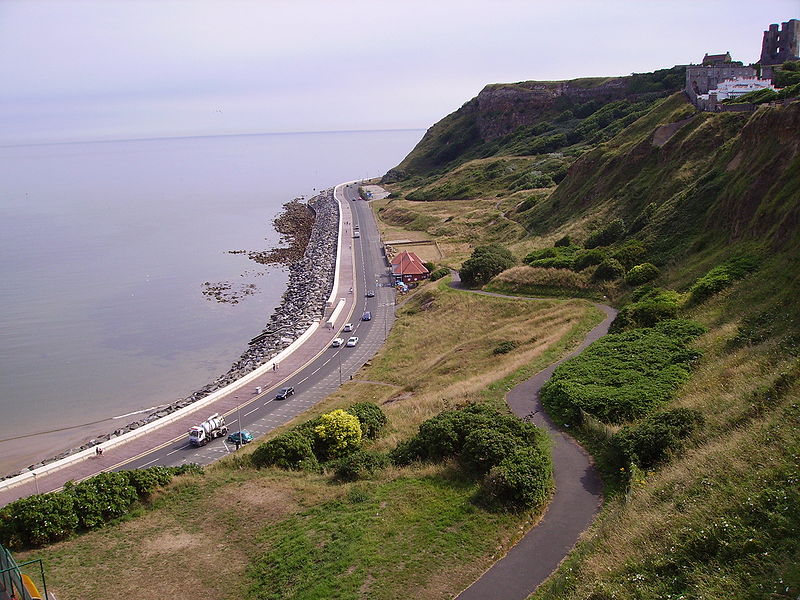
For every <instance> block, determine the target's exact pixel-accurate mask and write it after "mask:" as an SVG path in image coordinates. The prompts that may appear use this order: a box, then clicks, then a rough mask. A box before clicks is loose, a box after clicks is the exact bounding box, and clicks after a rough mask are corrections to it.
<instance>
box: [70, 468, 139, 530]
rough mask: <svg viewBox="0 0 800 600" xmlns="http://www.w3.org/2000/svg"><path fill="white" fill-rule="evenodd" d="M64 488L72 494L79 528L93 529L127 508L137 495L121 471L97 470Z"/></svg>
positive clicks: (116, 516)
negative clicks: (97, 472)
mask: <svg viewBox="0 0 800 600" xmlns="http://www.w3.org/2000/svg"><path fill="white" fill-rule="evenodd" d="M64 491H65V492H66V493H69V494H71V495H72V496H73V498H75V503H74V506H75V513H76V514H77V515H78V527H79V528H80V529H95V528H97V527H101V526H102V525H104V524H105V523H107V522H108V521H111V520H112V519H117V518H119V517H121V516H122V515H124V514H125V513H127V512H128V509H130V507H131V505H132V504H133V503H134V502H136V500H137V498H138V496H137V494H136V488H135V487H133V486H132V485H131V484H130V483H129V482H128V476H127V475H126V474H125V473H115V472H111V473H99V474H98V475H95V476H94V477H92V478H90V479H87V480H85V481H81V482H80V483H77V484H74V485H72V484H68V485H67V486H65V487H64Z"/></svg>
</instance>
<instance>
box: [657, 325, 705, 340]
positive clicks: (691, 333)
mask: <svg viewBox="0 0 800 600" xmlns="http://www.w3.org/2000/svg"><path fill="white" fill-rule="evenodd" d="M653 329H655V331H659V332H661V333H663V334H664V335H666V336H668V337H669V338H671V339H673V340H675V341H677V342H681V343H682V344H688V343H690V342H692V341H694V340H696V339H697V338H699V337H700V336H701V335H703V334H704V333H706V332H707V331H708V328H707V327H706V326H705V325H701V324H700V323H696V322H695V321H689V320H687V319H670V320H665V321H661V322H660V323H658V324H657V325H656V326H655V327H654V328H653Z"/></svg>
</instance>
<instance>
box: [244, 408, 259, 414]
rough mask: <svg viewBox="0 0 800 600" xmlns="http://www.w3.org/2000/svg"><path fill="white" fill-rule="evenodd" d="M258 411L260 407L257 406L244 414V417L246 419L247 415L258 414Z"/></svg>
mask: <svg viewBox="0 0 800 600" xmlns="http://www.w3.org/2000/svg"><path fill="white" fill-rule="evenodd" d="M257 410H258V407H257V406H256V407H255V408H254V409H253V410H251V411H250V412H246V413H244V416H245V417H246V416H247V415H252V414H253V413H254V412H256V411H257Z"/></svg>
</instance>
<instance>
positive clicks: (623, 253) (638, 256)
mask: <svg viewBox="0 0 800 600" xmlns="http://www.w3.org/2000/svg"><path fill="white" fill-rule="evenodd" d="M646 253H647V250H646V249H645V247H644V244H642V242H640V241H639V240H626V241H625V242H624V243H623V244H620V245H619V246H617V247H616V248H613V249H612V250H611V258H616V259H617V260H618V261H619V262H621V263H622V266H623V267H625V269H626V270H627V269H630V268H631V267H633V266H634V265H636V264H638V263H640V262H641V261H642V258H644V255H645V254H646Z"/></svg>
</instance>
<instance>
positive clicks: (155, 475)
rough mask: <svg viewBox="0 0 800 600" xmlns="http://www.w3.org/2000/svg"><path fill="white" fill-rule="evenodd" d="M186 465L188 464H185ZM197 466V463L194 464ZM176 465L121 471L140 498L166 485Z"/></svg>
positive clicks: (170, 479)
mask: <svg viewBox="0 0 800 600" xmlns="http://www.w3.org/2000/svg"><path fill="white" fill-rule="evenodd" d="M186 466H188V465H186ZM195 466H197V465H195ZM175 469H176V467H173V468H172V469H170V468H169V467H158V466H156V467H148V468H146V469H131V470H130V471H121V473H122V474H124V475H125V476H126V477H127V478H128V484H129V485H131V486H133V488H134V489H135V490H136V494H137V495H138V496H139V497H140V498H144V497H146V496H149V495H150V494H151V493H152V492H153V491H154V490H155V489H156V488H157V487H161V486H163V485H167V484H168V483H169V482H170V481H172V475H173V473H174V470H175Z"/></svg>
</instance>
